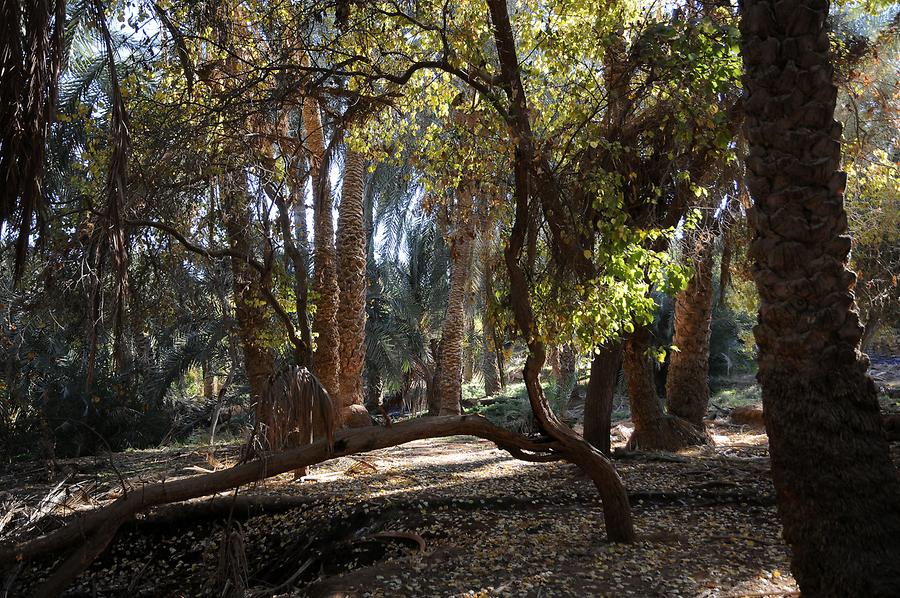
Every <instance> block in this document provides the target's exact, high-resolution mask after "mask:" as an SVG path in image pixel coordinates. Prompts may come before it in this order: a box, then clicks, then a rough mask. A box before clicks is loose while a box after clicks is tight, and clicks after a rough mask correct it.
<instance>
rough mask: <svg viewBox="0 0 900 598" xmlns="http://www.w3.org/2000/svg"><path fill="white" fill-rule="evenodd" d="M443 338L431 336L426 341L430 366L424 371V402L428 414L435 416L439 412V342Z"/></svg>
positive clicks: (440, 353) (440, 342)
mask: <svg viewBox="0 0 900 598" xmlns="http://www.w3.org/2000/svg"><path fill="white" fill-rule="evenodd" d="M442 343H443V340H440V339H436V338H433V339H431V340H430V341H429V343H428V348H429V350H430V351H431V358H432V366H431V370H430V371H426V373H425V404H426V405H427V407H428V415H433V416H436V415H438V414H439V413H440V412H441V393H440V389H439V388H438V379H439V378H440V375H441V355H443V352H442V351H441V344H442Z"/></svg>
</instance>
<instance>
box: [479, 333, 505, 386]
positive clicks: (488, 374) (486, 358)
mask: <svg viewBox="0 0 900 598" xmlns="http://www.w3.org/2000/svg"><path fill="white" fill-rule="evenodd" d="M481 372H482V376H483V377H484V394H485V396H488V397H492V396H494V395H495V394H498V393H499V392H500V390H501V389H502V386H500V370H499V368H498V367H497V354H496V353H495V352H494V341H493V339H491V338H490V337H489V336H485V337H484V343H483V344H482V358H481Z"/></svg>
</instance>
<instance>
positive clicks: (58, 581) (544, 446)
mask: <svg viewBox="0 0 900 598" xmlns="http://www.w3.org/2000/svg"><path fill="white" fill-rule="evenodd" d="M456 435H470V436H478V437H480V438H484V439H486V440H490V441H492V442H494V443H496V444H497V445H498V446H499V447H500V448H503V449H505V450H507V451H510V452H511V453H513V454H514V455H516V456H517V457H519V458H526V459H539V460H545V459H550V458H551V457H552V458H554V459H556V460H559V459H573V458H577V459H578V460H579V461H581V462H582V465H583V456H581V455H573V454H571V453H570V451H569V450H567V448H566V447H564V446H563V445H562V444H561V443H558V442H555V441H550V442H540V443H538V442H532V441H531V440H529V439H527V438H525V437H523V436H520V435H518V434H515V433H513V432H510V431H509V430H505V429H503V428H500V427H498V426H496V425H494V424H492V423H490V422H489V421H488V420H486V419H484V418H483V417H480V416H476V415H463V416H448V417H436V418H427V419H416V420H410V421H407V422H403V423H400V424H396V425H394V426H392V427H391V428H382V427H379V426H370V427H367V428H357V429H352V430H344V431H342V432H340V433H339V434H338V435H337V437H336V439H335V443H334V452H333V454H329V452H328V447H327V446H326V443H325V441H324V440H321V441H318V442H315V443H313V444H310V445H307V446H304V447H300V448H296V449H293V450H289V451H284V452H281V453H276V454H274V455H271V456H269V457H268V458H264V459H258V460H255V461H251V462H249V463H245V464H242V465H237V466H235V467H232V468H230V469H225V470H221V471H216V472H214V473H208V474H203V475H197V476H190V477H186V478H181V479H177V480H171V481H163V482H158V483H151V484H144V485H142V486H138V487H136V488H134V489H132V490H130V491H129V492H128V493H127V494H125V495H124V496H122V497H121V498H119V499H117V500H116V501H115V502H113V503H111V504H109V505H107V506H104V507H101V508H99V509H95V510H93V511H90V512H88V513H86V514H85V515H84V516H83V517H79V518H78V519H77V520H75V521H72V522H71V523H69V524H67V525H66V526H64V527H62V528H60V529H58V530H56V531H54V532H51V533H49V534H47V535H45V536H42V537H39V538H36V539H34V540H31V541H28V542H23V543H17V544H15V545H13V546H7V547H4V548H3V549H0V563H4V564H5V563H13V562H16V561H21V560H24V559H29V558H33V557H36V556H40V555H45V554H48V553H53V552H58V551H60V550H62V549H65V548H67V547H69V546H71V545H73V544H75V543H77V542H78V541H80V540H84V542H83V544H82V545H81V546H79V547H78V548H77V549H76V550H75V551H74V552H73V553H72V555H71V556H70V557H69V558H68V559H67V560H66V561H65V562H63V564H62V565H61V566H60V567H59V568H58V569H57V570H56V571H55V572H54V573H53V574H52V575H51V576H50V577H49V578H48V579H47V581H46V582H45V583H44V584H43V585H42V586H41V587H39V588H37V590H36V591H35V594H36V595H40V596H48V595H57V594H59V593H61V592H62V591H63V590H64V589H65V588H66V587H68V586H69V585H70V583H71V582H72V581H73V580H74V579H75V577H77V576H78V574H79V573H80V572H81V571H83V570H84V569H85V568H87V567H88V566H89V565H90V564H91V563H92V562H93V561H94V559H96V558H97V557H98V556H99V555H100V554H101V553H102V552H103V551H104V550H105V549H106V547H107V546H108V545H109V543H110V542H111V541H112V539H113V537H114V536H115V534H116V531H117V530H118V529H119V528H120V527H121V526H122V524H124V523H126V522H127V521H129V520H131V519H133V518H134V516H135V515H136V514H138V513H140V512H142V511H145V510H147V509H149V508H151V507H154V506H158V505H163V504H169V503H173V502H180V501H185V500H190V499H194V498H199V497H201V496H209V495H213V494H217V493H219V492H224V491H226V490H231V489H233V488H237V487H240V486H242V485H245V484H249V483H251V482H256V481H259V480H262V479H265V478H269V477H272V476H276V475H279V474H282V473H286V472H289V471H293V470H295V469H298V468H300V467H304V466H309V465H314V464H317V463H322V462H323V461H327V460H329V459H333V458H336V457H343V456H347V455H352V454H356V453H363V452H367V451H372V450H376V449H382V448H388V447H392V446H397V445H399V444H405V443H407V442H411V441H413V440H421V439H425V438H436V437H444V436H456ZM591 456H592V457H595V458H594V459H593V460H592V462H591V466H592V467H593V468H594V470H593V471H589V472H588V473H589V475H590V476H591V478H592V480H593V481H594V484H595V486H596V487H597V488H598V490H599V491H600V494H601V498H602V499H603V510H604V516H605V520H606V522H607V534H608V536H609V537H610V538H611V539H613V540H622V539H625V540H627V539H631V538H633V529H632V528H631V516H630V511H629V510H628V500H627V496H625V495H624V487H623V486H622V485H621V480H620V479H619V478H618V476H617V475H616V473H615V469H614V468H613V467H612V465H611V464H610V463H609V461H607V460H606V459H605V458H603V457H602V455H600V454H599V453H597V455H596V456H595V455H591ZM579 457H582V458H579ZM573 460H574V459H573ZM603 481H612V482H613V483H612V484H611V486H612V487H607V486H605V485H604V483H603ZM620 493H621V495H622V496H621V497H620V496H619V494H620ZM623 506H624V509H625V512H623Z"/></svg>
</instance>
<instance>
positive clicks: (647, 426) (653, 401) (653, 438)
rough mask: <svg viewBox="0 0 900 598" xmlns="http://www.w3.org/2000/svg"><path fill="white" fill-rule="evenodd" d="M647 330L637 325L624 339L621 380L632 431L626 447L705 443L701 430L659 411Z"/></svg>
mask: <svg viewBox="0 0 900 598" xmlns="http://www.w3.org/2000/svg"><path fill="white" fill-rule="evenodd" d="M649 349H650V331H649V330H648V329H647V328H646V327H643V326H641V327H639V328H637V329H636V330H635V331H634V332H633V333H632V334H630V335H629V336H628V339H627V340H626V341H625V358H624V362H623V367H624V369H625V380H626V382H627V384H628V403H629V405H630V406H631V419H632V421H633V422H634V432H633V433H632V434H631V438H629V439H628V450H642V451H677V450H679V449H682V448H684V447H687V446H694V445H698V444H706V443H707V441H708V439H707V437H706V434H705V433H704V432H701V431H699V430H697V429H696V428H694V427H693V426H691V425H690V424H689V423H687V422H686V421H684V420H683V419H680V418H676V417H672V416H671V415H667V414H666V413H665V412H663V408H662V404H661V403H660V401H659V397H658V396H657V394H656V385H655V384H654V382H653V366H652V364H651V362H650V358H649V357H648V356H647V351H648V350H649Z"/></svg>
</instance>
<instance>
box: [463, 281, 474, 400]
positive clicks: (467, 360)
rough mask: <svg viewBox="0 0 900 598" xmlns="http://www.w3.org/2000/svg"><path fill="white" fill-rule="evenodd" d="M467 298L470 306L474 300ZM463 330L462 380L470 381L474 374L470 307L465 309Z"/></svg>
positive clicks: (472, 327) (472, 328)
mask: <svg viewBox="0 0 900 598" xmlns="http://www.w3.org/2000/svg"><path fill="white" fill-rule="evenodd" d="M472 299H473V298H469V299H468V300H467V301H466V303H468V305H467V307H468V306H471V305H472V303H474V301H473V300H472ZM464 317H465V319H466V325H465V332H464V333H463V364H462V365H463V367H462V379H463V381H464V382H471V381H472V378H473V377H474V376H475V344H474V343H473V342H472V340H473V339H474V338H475V314H473V313H472V310H471V309H466V310H465V316H464Z"/></svg>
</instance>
